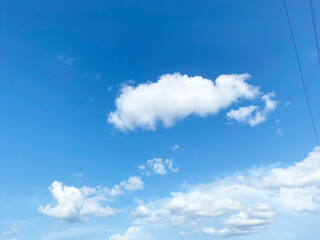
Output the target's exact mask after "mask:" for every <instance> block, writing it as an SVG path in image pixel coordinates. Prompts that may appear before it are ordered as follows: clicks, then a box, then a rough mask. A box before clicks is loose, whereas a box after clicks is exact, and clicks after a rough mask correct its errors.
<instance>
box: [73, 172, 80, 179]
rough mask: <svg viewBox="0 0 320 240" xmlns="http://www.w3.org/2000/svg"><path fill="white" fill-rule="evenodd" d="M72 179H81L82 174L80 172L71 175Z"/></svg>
mask: <svg viewBox="0 0 320 240" xmlns="http://www.w3.org/2000/svg"><path fill="white" fill-rule="evenodd" d="M72 177H74V178H83V174H82V173H81V172H74V173H72Z"/></svg>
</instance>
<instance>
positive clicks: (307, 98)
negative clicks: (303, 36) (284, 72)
mask: <svg viewBox="0 0 320 240" xmlns="http://www.w3.org/2000/svg"><path fill="white" fill-rule="evenodd" d="M283 4H284V8H285V10H286V16H287V20H288V24H289V28H290V33H291V39H292V42H293V46H294V51H295V53H296V57H297V62H298V65H299V71H300V76H301V81H302V85H303V89H304V93H305V97H306V100H307V104H308V109H309V113H310V118H311V122H312V126H313V131H314V135H315V138H316V142H317V147H318V151H320V149H319V146H320V145H319V138H318V134H317V130H316V126H315V124H314V120H313V114H312V110H311V105H310V100H309V95H308V92H307V88H306V83H305V81H304V77H303V74H302V70H301V64H300V59H299V55H298V51H297V46H296V42H295V40H294V35H293V31H292V27H291V22H290V18H289V14H288V9H287V4H286V0H283Z"/></svg>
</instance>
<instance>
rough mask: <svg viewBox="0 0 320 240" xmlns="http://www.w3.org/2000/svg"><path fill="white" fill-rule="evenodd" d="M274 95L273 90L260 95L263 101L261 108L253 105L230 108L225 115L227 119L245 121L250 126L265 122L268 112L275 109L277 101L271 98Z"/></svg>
mask: <svg viewBox="0 0 320 240" xmlns="http://www.w3.org/2000/svg"><path fill="white" fill-rule="evenodd" d="M274 97H275V93H274V92H271V93H267V94H265V95H263V96H262V97H261V100H262V101H263V102H264V103H265V106H264V108H263V109H260V108H259V107H258V106H255V105H250V106H246V107H239V108H238V109H237V110H234V109H232V110H231V111H229V112H228V113H227V117H228V119H229V120H235V121H238V122H244V123H247V124H249V125H250V126H251V127H253V126H256V125H258V124H260V123H263V122H265V121H266V120H267V118H268V115H269V113H270V112H272V111H274V110H275V109H276V107H277V103H278V102H277V101H275V100H274V99H272V98H274Z"/></svg>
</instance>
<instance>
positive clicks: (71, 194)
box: [39, 177, 143, 222]
mask: <svg viewBox="0 0 320 240" xmlns="http://www.w3.org/2000/svg"><path fill="white" fill-rule="evenodd" d="M142 188H143V182H142V180H141V179H140V177H130V178H128V180H126V181H122V182H121V183H120V184H119V185H116V186H114V187H113V188H111V189H108V188H101V187H96V188H90V187H86V186H84V187H82V188H76V187H73V186H64V185H63V184H62V183H61V182H58V181H55V182H53V183H52V184H51V186H50V187H49V190H50V192H51V194H52V196H53V197H54V199H55V200H56V204H55V205H52V204H48V205H46V206H44V207H43V206H40V207H39V211H40V212H41V213H42V214H44V215H46V216H49V217H53V218H59V219H65V220H68V221H70V222H86V221H87V220H88V219H89V217H97V218H105V217H108V216H110V215H114V214H115V213H116V212H117V211H118V210H117V209H114V208H111V207H110V206H109V205H108V204H107V202H108V201H110V200H111V198H112V197H115V196H118V195H120V194H124V191H125V190H128V191H135V190H141V189H142Z"/></svg>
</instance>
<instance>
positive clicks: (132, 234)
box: [109, 227, 145, 240]
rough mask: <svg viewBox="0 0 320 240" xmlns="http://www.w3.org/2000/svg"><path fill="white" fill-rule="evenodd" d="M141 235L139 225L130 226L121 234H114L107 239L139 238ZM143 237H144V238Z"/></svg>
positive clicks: (125, 239)
mask: <svg viewBox="0 0 320 240" xmlns="http://www.w3.org/2000/svg"><path fill="white" fill-rule="evenodd" d="M142 235H143V232H142V229H141V227H130V228H128V230H127V231H126V232H125V233H124V234H123V235H121V234H115V235H112V236H110V237H109V240H134V239H136V240H138V239H139V240H141V238H142ZM144 239H145V238H144Z"/></svg>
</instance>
